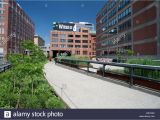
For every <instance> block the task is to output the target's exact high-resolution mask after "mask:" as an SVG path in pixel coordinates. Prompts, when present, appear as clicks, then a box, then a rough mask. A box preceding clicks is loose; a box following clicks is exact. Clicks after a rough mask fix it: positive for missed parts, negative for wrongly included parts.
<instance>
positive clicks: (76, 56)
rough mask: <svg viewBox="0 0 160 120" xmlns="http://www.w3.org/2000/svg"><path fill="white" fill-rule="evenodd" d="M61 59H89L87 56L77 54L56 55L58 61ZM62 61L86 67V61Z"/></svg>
mask: <svg viewBox="0 0 160 120" xmlns="http://www.w3.org/2000/svg"><path fill="white" fill-rule="evenodd" d="M61 59H69V60H89V57H85V56H78V55H72V56H61V57H58V60H60V61H59V62H61ZM63 62H66V63H68V64H72V65H75V66H79V67H87V63H86V62H76V61H63ZM90 67H91V65H90Z"/></svg>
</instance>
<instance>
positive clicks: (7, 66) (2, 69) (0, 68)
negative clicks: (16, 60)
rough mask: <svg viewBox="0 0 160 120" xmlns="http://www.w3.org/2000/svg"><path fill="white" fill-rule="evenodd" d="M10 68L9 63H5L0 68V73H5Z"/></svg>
mask: <svg viewBox="0 0 160 120" xmlns="http://www.w3.org/2000/svg"><path fill="white" fill-rule="evenodd" d="M11 67H12V66H11V64H10V63H6V64H4V65H1V66H0V73H2V72H5V71H6V70H7V69H10V68H11Z"/></svg>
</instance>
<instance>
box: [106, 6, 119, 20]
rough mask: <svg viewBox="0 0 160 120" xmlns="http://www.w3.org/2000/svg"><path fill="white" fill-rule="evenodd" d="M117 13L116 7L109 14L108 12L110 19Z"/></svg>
mask: <svg viewBox="0 0 160 120" xmlns="http://www.w3.org/2000/svg"><path fill="white" fill-rule="evenodd" d="M116 13H117V8H116V7H115V8H114V9H113V10H112V11H111V12H110V13H109V14H108V19H110V18H111V17H113V16H114V15H115V14H116Z"/></svg>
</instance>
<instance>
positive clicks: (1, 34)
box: [0, 0, 35, 55]
mask: <svg viewBox="0 0 160 120" xmlns="http://www.w3.org/2000/svg"><path fill="white" fill-rule="evenodd" d="M34 28H35V27H34V23H33V22H32V20H31V19H30V18H29V17H28V15H27V14H26V13H25V12H24V11H23V9H22V8H21V7H20V5H19V4H18V3H16V2H15V1H14V0H1V1H0V49H1V50H0V51H3V54H5V55H6V54H7V53H19V52H21V48H20V44H21V41H23V40H33V39H34Z"/></svg>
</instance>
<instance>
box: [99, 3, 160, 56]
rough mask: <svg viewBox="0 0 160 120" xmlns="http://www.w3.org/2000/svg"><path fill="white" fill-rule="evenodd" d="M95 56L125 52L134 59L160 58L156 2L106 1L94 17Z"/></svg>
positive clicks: (159, 10)
mask: <svg viewBox="0 0 160 120" xmlns="http://www.w3.org/2000/svg"><path fill="white" fill-rule="evenodd" d="M96 23H97V24H96V31H97V38H96V48H97V49H96V55H97V56H99V57H100V56H101V57H102V56H103V57H104V56H115V54H116V51H117V50H118V51H119V52H120V53H121V54H125V50H126V49H131V50H133V51H134V55H135V56H153V57H160V2H159V1H158V0H157V1H155V0H143V1H140V0H139V1H138V0H134V1H131V0H122V1H114V0H109V1H108V2H107V3H106V4H105V5H104V7H103V8H102V9H101V10H100V11H99V12H98V14H97V16H96Z"/></svg>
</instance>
